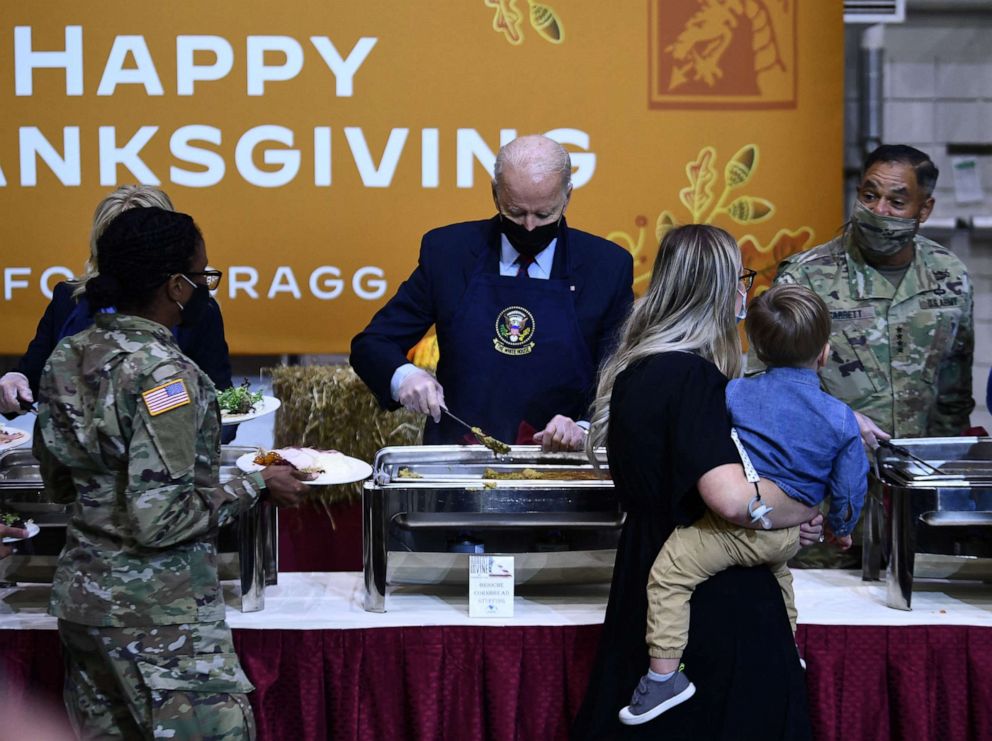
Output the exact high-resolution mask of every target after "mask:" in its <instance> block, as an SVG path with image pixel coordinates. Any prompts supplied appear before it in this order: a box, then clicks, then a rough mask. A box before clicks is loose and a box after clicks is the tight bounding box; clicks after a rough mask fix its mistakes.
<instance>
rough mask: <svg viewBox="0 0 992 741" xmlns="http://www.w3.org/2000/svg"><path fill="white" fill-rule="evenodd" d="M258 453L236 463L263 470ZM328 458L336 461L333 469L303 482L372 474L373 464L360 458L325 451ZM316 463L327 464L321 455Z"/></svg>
mask: <svg viewBox="0 0 992 741" xmlns="http://www.w3.org/2000/svg"><path fill="white" fill-rule="evenodd" d="M282 450H283V449H282V448H277V449H276V450H275V451H274V452H276V453H281V452H282ZM256 455H257V454H256V453H245V454H244V455H243V456H241V457H240V458H238V460H237V461H235V463H236V464H237V466H238V468H240V469H241V470H242V471H244V472H245V473H253V472H255V471H261V470H262V469H263V468H265V466H260V465H258V464H257V463H255V456H256ZM324 455H326V456H328V458H327V460H329V461H333V462H334V470H333V471H325V472H324V473H322V474H321V475H320V476H318V477H317V478H315V479H314V480H313V481H304V482H302V483H304V484H309V485H310V486H328V485H329V484H350V483H352V482H353V481H363V480H365V479H367V478H368V477H369V476H371V475H372V466H370V465H369V464H368V463H366V462H365V461H362V460H359V459H358V458H352V457H350V456H347V455H344V454H343V453H324ZM316 465H318V466H321V465H327V464H326V463H325V462H324V461H322V460H321V458H320V457H318V458H317V463H316Z"/></svg>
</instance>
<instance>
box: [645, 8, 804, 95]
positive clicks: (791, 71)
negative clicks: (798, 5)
mask: <svg viewBox="0 0 992 741" xmlns="http://www.w3.org/2000/svg"><path fill="white" fill-rule="evenodd" d="M795 12H796V11H795V8H794V7H792V6H791V3H790V2H789V0H653V2H652V3H651V5H650V9H649V14H650V19H649V21H650V30H651V50H650V59H649V62H648V63H649V67H650V79H651V87H650V93H649V96H650V98H649V105H650V107H652V108H669V107H672V108H742V107H744V108H791V107H794V106H795V81H796V76H795V56H796V51H795Z"/></svg>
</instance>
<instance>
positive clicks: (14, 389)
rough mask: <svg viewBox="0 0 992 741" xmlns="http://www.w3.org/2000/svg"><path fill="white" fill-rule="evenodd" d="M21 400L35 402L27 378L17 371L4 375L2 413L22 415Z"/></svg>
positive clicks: (0, 381) (0, 389) (0, 398)
mask: <svg viewBox="0 0 992 741" xmlns="http://www.w3.org/2000/svg"><path fill="white" fill-rule="evenodd" d="M20 400H23V401H27V402H34V396H32V395H31V386H30V385H29V384H28V379H27V376H25V375H24V374H23V373H18V372H16V371H11V372H10V373H4V374H3V376H2V377H0V412H2V413H4V414H11V413H13V414H20V413H21V412H22V411H23V410H22V409H21V404H20Z"/></svg>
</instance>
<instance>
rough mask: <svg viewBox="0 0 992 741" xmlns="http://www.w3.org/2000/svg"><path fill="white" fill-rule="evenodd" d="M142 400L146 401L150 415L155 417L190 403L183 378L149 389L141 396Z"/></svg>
mask: <svg viewBox="0 0 992 741" xmlns="http://www.w3.org/2000/svg"><path fill="white" fill-rule="evenodd" d="M141 398H142V399H144V402H145V406H146V407H148V413H149V414H150V415H152V416H153V417H154V416H155V415H157V414H161V413H162V412H167V411H169V410H170V409H175V408H176V407H181V406H185V405H186V404H189V403H190V398H189V394H188V393H186V384H185V383H183V380H182V379H181V378H178V379H176V380H175V381H168V382H166V383H163V384H162V385H161V386H156V387H155V388H153V389H149V390H148V391H145V392H144V393H143V394H142V395H141Z"/></svg>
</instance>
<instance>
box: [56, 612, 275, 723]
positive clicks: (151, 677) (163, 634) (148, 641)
mask: <svg viewBox="0 0 992 741" xmlns="http://www.w3.org/2000/svg"><path fill="white" fill-rule="evenodd" d="M59 637H60V638H61V640H62V648H63V653H64V655H65V664H66V678H65V693H64V697H65V706H66V710H67V711H68V713H69V720H70V722H71V723H72V726H73V728H74V729H75V731H76V734H77V735H78V736H79V737H80V738H82V739H116V738H122V739H152V738H169V739H175V740H176V741H179V740H180V739H181V740H182V741H189V740H193V739H203V740H204V741H207V740H209V741H221V740H223V741H229V740H231V741H233V740H235V739H238V740H240V739H254V738H255V719H254V716H253V715H252V710H251V705H250V704H249V703H248V697H247V695H246V694H245V693H247V692H251V691H252V690H253V689H254V688H253V687H252V685H251V683H250V682H249V681H248V678H247V677H246V676H245V674H244V672H243V671H242V669H241V664H240V662H239V661H238V657H237V656H236V655H235V653H234V644H233V643H232V641H231V631H230V629H229V628H228V627H227V623H225V622H223V621H221V622H217V623H191V624H186V625H159V626H147V627H146V626H142V627H139V628H95V627H92V626H88V625H80V624H78V623H70V622H67V621H65V620H59Z"/></svg>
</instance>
